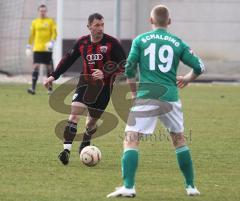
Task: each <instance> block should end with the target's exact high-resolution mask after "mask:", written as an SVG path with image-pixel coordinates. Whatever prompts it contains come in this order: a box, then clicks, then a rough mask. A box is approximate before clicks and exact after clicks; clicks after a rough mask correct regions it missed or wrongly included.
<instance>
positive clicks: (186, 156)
mask: <svg viewBox="0 0 240 201" xmlns="http://www.w3.org/2000/svg"><path fill="white" fill-rule="evenodd" d="M176 155H177V161H178V165H179V168H180V170H181V171H182V173H183V176H184V178H185V184H186V186H189V185H191V186H192V187H194V184H193V180H194V173H193V164H192V159H191V154H190V150H189V148H188V147H187V146H183V147H180V148H177V149H176Z"/></svg>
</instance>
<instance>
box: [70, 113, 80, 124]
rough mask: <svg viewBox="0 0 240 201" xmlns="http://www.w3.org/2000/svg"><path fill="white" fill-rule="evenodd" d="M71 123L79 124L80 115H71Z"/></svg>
mask: <svg viewBox="0 0 240 201" xmlns="http://www.w3.org/2000/svg"><path fill="white" fill-rule="evenodd" d="M69 121H71V122H74V123H78V121H79V115H75V114H71V115H70V117H69Z"/></svg>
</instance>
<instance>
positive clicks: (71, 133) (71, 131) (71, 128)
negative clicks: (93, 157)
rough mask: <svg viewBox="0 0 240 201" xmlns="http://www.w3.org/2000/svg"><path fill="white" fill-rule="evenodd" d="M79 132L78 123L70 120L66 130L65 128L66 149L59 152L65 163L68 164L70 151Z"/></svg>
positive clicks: (64, 145) (60, 158)
mask: <svg viewBox="0 0 240 201" xmlns="http://www.w3.org/2000/svg"><path fill="white" fill-rule="evenodd" d="M76 133H77V123H75V122H72V121H68V123H67V125H66V127H65V130H64V135H63V137H64V143H63V148H64V150H63V151H62V152H61V153H60V154H59V156H58V158H59V160H60V161H61V162H62V163H63V164H64V165H67V164H68V163H69V157H70V151H71V148H72V143H73V140H74V138H75V136H76Z"/></svg>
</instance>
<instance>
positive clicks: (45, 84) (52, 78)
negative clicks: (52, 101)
mask: <svg viewBox="0 0 240 201" xmlns="http://www.w3.org/2000/svg"><path fill="white" fill-rule="evenodd" d="M54 80H55V78H54V77H53V76H50V77H48V78H47V79H46V80H45V81H44V82H43V85H44V86H45V87H46V88H47V89H49V87H51V86H52V82H53V81H54Z"/></svg>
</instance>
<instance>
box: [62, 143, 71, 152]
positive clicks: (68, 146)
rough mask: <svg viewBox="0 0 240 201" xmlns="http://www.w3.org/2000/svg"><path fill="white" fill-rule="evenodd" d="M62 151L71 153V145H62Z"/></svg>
mask: <svg viewBox="0 0 240 201" xmlns="http://www.w3.org/2000/svg"><path fill="white" fill-rule="evenodd" d="M63 149H67V150H69V151H71V149H72V144H63Z"/></svg>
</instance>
